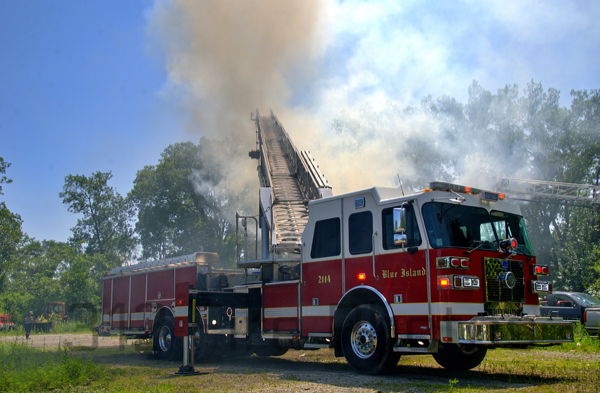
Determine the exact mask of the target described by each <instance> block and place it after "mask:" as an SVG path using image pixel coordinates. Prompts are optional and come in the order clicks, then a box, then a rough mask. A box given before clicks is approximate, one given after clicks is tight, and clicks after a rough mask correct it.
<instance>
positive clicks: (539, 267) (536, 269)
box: [535, 266, 543, 274]
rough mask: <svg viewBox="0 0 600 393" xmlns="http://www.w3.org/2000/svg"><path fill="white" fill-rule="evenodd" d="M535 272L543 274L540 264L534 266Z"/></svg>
mask: <svg viewBox="0 0 600 393" xmlns="http://www.w3.org/2000/svg"><path fill="white" fill-rule="evenodd" d="M535 274H543V269H542V267H541V266H536V267H535Z"/></svg>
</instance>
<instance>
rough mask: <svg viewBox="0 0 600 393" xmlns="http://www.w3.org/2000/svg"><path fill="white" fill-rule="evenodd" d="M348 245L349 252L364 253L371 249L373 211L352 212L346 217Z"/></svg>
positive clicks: (354, 253)
mask: <svg viewBox="0 0 600 393" xmlns="http://www.w3.org/2000/svg"><path fill="white" fill-rule="evenodd" d="M348 236H349V239H348V240H349V241H348V247H349V248H350V254H352V255H356V254H366V253H370V252H372V251H373V213H371V212H370V211H364V212H361V213H354V214H352V215H350V218H349V219H348Z"/></svg>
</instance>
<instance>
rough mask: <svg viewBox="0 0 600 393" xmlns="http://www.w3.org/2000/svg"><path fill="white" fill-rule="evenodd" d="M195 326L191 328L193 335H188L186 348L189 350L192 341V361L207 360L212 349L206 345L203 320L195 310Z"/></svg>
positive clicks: (211, 353)
mask: <svg viewBox="0 0 600 393" xmlns="http://www.w3.org/2000/svg"><path fill="white" fill-rule="evenodd" d="M196 321H197V322H196V323H197V326H196V327H195V328H194V329H193V335H192V336H190V337H189V340H188V341H189V342H188V350H191V348H192V346H191V343H192V341H193V342H194V362H203V361H206V360H208V359H209V358H210V357H211V356H212V355H213V354H214V351H211V349H212V348H210V347H209V345H208V337H207V334H206V333H205V332H204V321H203V320H202V318H201V316H200V314H199V313H197V312H196Z"/></svg>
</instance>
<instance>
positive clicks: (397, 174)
mask: <svg viewBox="0 0 600 393" xmlns="http://www.w3.org/2000/svg"><path fill="white" fill-rule="evenodd" d="M396 176H398V182H400V190H401V191H402V196H404V188H402V180H401V179H400V174H399V173H396Z"/></svg>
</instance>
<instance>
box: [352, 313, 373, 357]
mask: <svg viewBox="0 0 600 393" xmlns="http://www.w3.org/2000/svg"><path fill="white" fill-rule="evenodd" d="M350 337H351V345H352V350H353V351H354V353H355V354H356V356H358V357H359V358H361V359H367V358H369V357H371V355H373V353H374V352H375V349H376V348H377V332H376V331H375V328H374V327H373V325H371V324H370V323H369V322H367V321H360V322H358V323H357V324H356V325H354V328H353V329H352V335H351V336H350Z"/></svg>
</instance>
